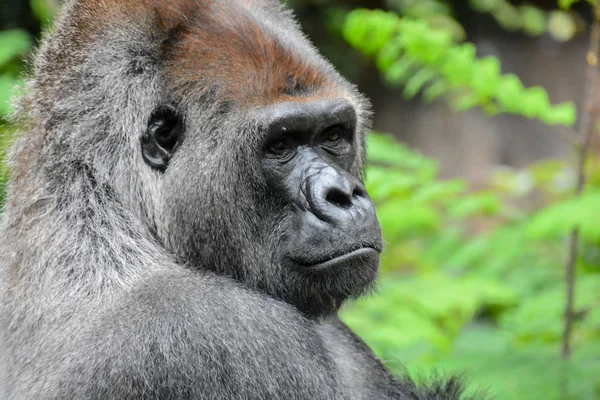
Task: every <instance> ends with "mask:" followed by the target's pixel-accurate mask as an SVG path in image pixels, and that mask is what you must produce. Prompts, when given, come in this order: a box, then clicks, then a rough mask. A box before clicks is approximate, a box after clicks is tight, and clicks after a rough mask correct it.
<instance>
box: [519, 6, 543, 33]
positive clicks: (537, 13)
mask: <svg viewBox="0 0 600 400" xmlns="http://www.w3.org/2000/svg"><path fill="white" fill-rule="evenodd" d="M519 11H520V12H521V19H522V21H523V30H524V31H525V33H527V34H529V35H532V36H539V35H541V34H543V33H544V32H546V13H544V11H542V10H540V9H539V8H537V7H533V6H528V5H524V6H521V7H519Z"/></svg>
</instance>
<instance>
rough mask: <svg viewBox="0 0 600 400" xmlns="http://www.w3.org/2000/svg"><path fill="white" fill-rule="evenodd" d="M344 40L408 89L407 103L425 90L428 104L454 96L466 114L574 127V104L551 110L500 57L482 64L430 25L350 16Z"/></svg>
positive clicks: (376, 14) (358, 13) (372, 13)
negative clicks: (477, 111)
mask: <svg viewBox="0 0 600 400" xmlns="http://www.w3.org/2000/svg"><path fill="white" fill-rule="evenodd" d="M344 35H345V37H346V39H347V40H348V42H349V43H350V44H352V46H354V47H356V48H357V49H359V50H361V51H362V52H364V53H365V54H366V55H369V56H372V57H374V58H375V59H376V60H377V66H378V68H379V69H380V70H381V71H382V72H383V73H384V76H385V77H386V79H387V80H388V81H389V82H390V84H392V85H399V86H402V87H404V95H405V96H406V97H408V98H411V97H414V96H415V95H417V94H418V93H419V92H420V91H423V93H424V98H425V99H426V100H428V101H432V100H434V99H436V98H438V97H439V96H442V95H447V96H449V97H450V99H449V100H450V104H451V105H452V106H453V107H454V108H456V109H457V110H461V111H462V110H467V109H469V108H472V107H475V106H481V107H483V109H484V110H485V111H486V112H487V113H488V114H490V115H494V114H498V113H501V112H509V113H513V114H519V115H523V116H525V117H527V118H536V119H540V120H542V121H544V122H546V123H548V124H561V125H573V124H574V123H575V120H576V110H575V106H574V105H573V103H565V104H560V105H556V106H553V105H551V104H550V100H549V98H548V93H547V92H546V90H544V89H543V88H541V87H533V88H529V89H525V88H524V87H523V84H522V83H521V81H520V80H519V78H518V77H517V76H515V75H513V74H505V75H503V74H502V73H501V68H500V62H499V61H498V59H497V58H496V57H491V56H490V57H486V58H483V59H477V58H476V53H477V49H476V48H475V46H474V45H473V44H472V43H465V44H455V43H454V41H453V38H452V35H451V34H450V33H448V32H447V31H445V30H442V29H432V28H431V26H430V25H429V24H428V23H427V22H426V21H423V20H416V19H411V18H406V17H403V18H401V17H400V16H398V14H396V13H394V12H385V11H382V10H355V11H353V12H351V13H350V14H349V15H348V18H347V20H346V24H345V26H344Z"/></svg>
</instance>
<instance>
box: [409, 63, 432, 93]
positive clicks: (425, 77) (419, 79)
mask: <svg viewBox="0 0 600 400" xmlns="http://www.w3.org/2000/svg"><path fill="white" fill-rule="evenodd" d="M435 76H436V73H435V71H433V70H431V69H428V68H423V69H420V70H419V71H417V73H416V74H414V75H413V76H412V77H410V78H409V79H408V81H407V82H406V85H405V87H404V96H405V97H406V98H408V99H410V98H413V97H415V96H416V95H417V93H419V90H421V88H422V87H423V85H425V84H426V83H427V82H429V81H430V80H432V79H433V78H435Z"/></svg>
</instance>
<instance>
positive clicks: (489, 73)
mask: <svg viewBox="0 0 600 400" xmlns="http://www.w3.org/2000/svg"><path fill="white" fill-rule="evenodd" d="M472 85H473V88H474V89H475V90H476V91H477V93H478V94H479V95H480V96H493V95H494V94H495V93H496V92H497V91H498V86H499V85H500V61H498V59H497V58H496V57H485V58H482V59H480V60H479V61H478V62H477V63H476V64H475V68H473V77H472Z"/></svg>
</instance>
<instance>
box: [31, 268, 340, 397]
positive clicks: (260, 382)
mask: <svg viewBox="0 0 600 400" xmlns="http://www.w3.org/2000/svg"><path fill="white" fill-rule="evenodd" d="M113 304H116V302H114V303H113ZM62 356H63V357H65V358H67V359H68V362H64V360H57V361H56V362H55V365H60V367H59V369H58V370H56V369H50V368H47V369H45V372H46V373H47V374H49V375H47V377H48V378H49V382H47V383H49V384H44V383H43V382H40V384H39V385H36V386H35V388H33V389H32V391H31V392H29V393H27V396H26V397H27V398H36V399H107V400H110V399H115V400H116V399H161V400H169V399H215V400H220V399H222V400H235V399H350V398H351V397H350V396H349V395H348V394H347V393H346V389H345V388H344V387H343V382H341V381H340V379H339V374H338V372H337V371H336V365H335V363H334V362H332V360H331V359H330V357H329V355H328V353H327V351H326V349H325V348H324V345H323V343H322V340H321V338H320V337H319V335H318V334H317V333H316V330H315V324H314V323H313V322H311V321H310V320H308V319H306V318H304V317H302V315H301V314H299V313H298V312H296V311H295V310H294V308H293V307H291V306H289V305H287V304H286V303H283V302H278V301H276V300H272V299H271V298H269V297H266V296H262V295H259V294H256V293H253V292H250V291H249V290H246V289H244V288H242V287H240V286H238V285H237V284H235V283H234V282H233V281H231V280H229V279H227V278H222V277H218V276H215V275H210V274H206V275H204V276H202V275H199V274H198V273H195V272H191V271H186V270H183V269H177V270H174V271H168V272H164V273H161V274H159V275H155V276H154V277H153V278H152V279H150V280H148V281H146V282H145V283H144V284H143V285H140V286H139V287H138V288H137V289H135V290H134V291H133V292H132V293H127V300H126V301H123V302H120V303H119V304H118V305H116V306H113V307H110V308H108V309H107V310H105V311H103V312H101V313H99V314H98V316H97V317H95V318H93V319H92V320H90V321H88V326H87V329H85V330H84V332H83V333H82V334H81V335H78V337H77V338H76V340H73V342H72V343H69V344H68V346H67V350H66V352H65V353H64V354H63V355H62ZM49 387H50V388H52V389H51V390H48V388H49Z"/></svg>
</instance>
